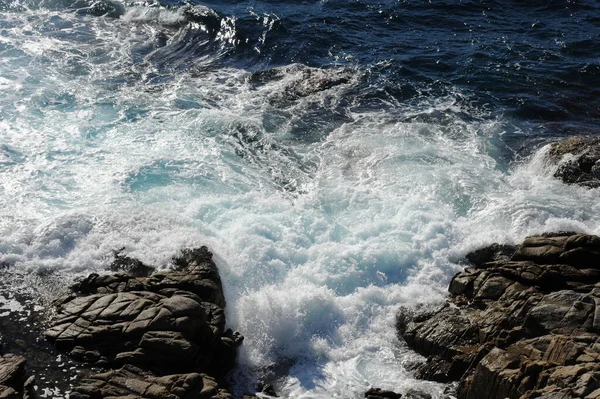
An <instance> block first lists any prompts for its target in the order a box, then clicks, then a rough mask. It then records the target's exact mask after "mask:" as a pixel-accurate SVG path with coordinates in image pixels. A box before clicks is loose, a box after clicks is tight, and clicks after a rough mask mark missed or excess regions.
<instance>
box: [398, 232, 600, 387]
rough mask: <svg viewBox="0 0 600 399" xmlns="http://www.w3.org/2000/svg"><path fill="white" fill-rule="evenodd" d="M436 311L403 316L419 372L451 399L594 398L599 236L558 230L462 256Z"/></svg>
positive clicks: (599, 379) (599, 322)
mask: <svg viewBox="0 0 600 399" xmlns="http://www.w3.org/2000/svg"><path fill="white" fill-rule="evenodd" d="M468 258H469V260H471V262H472V266H470V267H467V268H466V269H465V270H464V271H462V272H460V273H458V274H457V275H456V276H454V278H453V279H452V281H451V283H450V287H449V291H450V297H449V298H448V299H447V301H446V303H445V304H444V305H443V306H442V307H441V308H439V309H421V310H418V311H416V312H415V311H413V312H411V311H408V310H404V311H401V312H400V314H399V316H398V323H397V326H398V332H399V334H400V335H401V336H402V337H403V338H404V339H405V340H406V343H407V344H408V345H409V346H410V347H412V348H414V349H415V350H416V351H417V352H419V353H421V354H423V355H425V356H427V357H428V359H427V362H426V363H425V364H423V365H421V366H420V367H419V369H418V371H417V374H418V376H420V377H421V378H425V379H431V380H435V381H443V382H446V381H451V380H459V381H460V383H459V387H458V392H457V394H458V398H459V399H477V398H488V399H504V398H510V399H532V398H545V399H571V398H573V399H574V398H586V399H596V398H600V335H599V334H600V237H597V236H592V235H586V234H575V233H558V234H545V235H541V236H533V237H529V238H527V239H526V240H525V241H524V242H523V244H522V245H520V246H518V247H510V246H498V245H495V246H491V247H488V248H485V249H483V250H480V251H477V252H475V253H473V254H471V255H469V257H468Z"/></svg>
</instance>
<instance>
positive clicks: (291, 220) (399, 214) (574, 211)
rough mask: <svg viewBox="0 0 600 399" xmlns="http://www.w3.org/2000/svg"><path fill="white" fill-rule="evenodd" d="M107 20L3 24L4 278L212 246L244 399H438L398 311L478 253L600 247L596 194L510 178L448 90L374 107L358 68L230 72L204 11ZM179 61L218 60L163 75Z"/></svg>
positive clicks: (540, 169)
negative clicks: (545, 246)
mask: <svg viewBox="0 0 600 399" xmlns="http://www.w3.org/2000/svg"><path fill="white" fill-rule="evenodd" d="M115 7H116V8H114V7H113V8H114V10H113V11H114V13H116V15H112V16H110V17H109V16H104V17H102V18H96V17H93V16H90V15H86V14H85V13H81V12H80V13H64V12H61V11H52V10H48V9H46V8H44V7H39V8H32V9H30V10H29V11H23V10H19V11H18V12H7V13H5V14H3V15H2V16H1V17H0V25H1V26H2V27H3V28H2V29H3V30H2V34H1V36H0V55H1V58H0V91H1V93H0V111H1V116H0V172H1V173H0V194H1V195H0V261H1V262H8V263H11V264H14V265H15V266H16V267H19V268H22V269H24V270H26V269H32V270H35V269H36V268H41V267H43V268H54V269H57V270H58V269H60V270H64V271H67V272H69V273H73V274H77V273H88V272H91V271H100V270H103V269H104V268H105V267H106V266H107V265H108V264H109V263H110V262H111V256H112V255H111V254H112V253H113V251H115V250H118V249H120V248H125V252H126V253H127V254H128V255H130V256H133V257H137V258H139V259H140V260H142V261H144V262H147V263H149V264H153V265H165V264H166V263H168V261H169V259H170V258H171V257H172V256H173V255H175V254H176V253H177V251H179V250H181V249H182V248H184V247H186V246H194V245H202V244H206V245H208V246H209V247H210V248H211V250H212V251H213V252H214V254H215V258H216V261H217V263H218V265H219V268H220V271H221V274H222V276H223V280H224V283H225V289H226V296H227V298H228V304H229V307H228V323H229V325H230V326H231V327H232V328H235V329H238V330H239V331H240V332H241V333H242V334H243V335H244V336H245V337H246V340H245V343H244V345H243V347H242V349H241V353H240V362H241V366H240V367H239V368H238V369H237V370H236V371H235V372H234V377H235V378H237V381H238V382H237V384H238V390H239V391H240V392H244V391H245V390H246V389H248V388H252V385H253V384H254V382H255V381H256V379H257V378H259V377H262V376H267V377H268V378H271V379H273V380H274V381H276V384H277V388H278V390H279V391H280V392H281V393H282V394H283V395H284V396H288V397H297V398H300V397H303V398H308V397H311V398H313V397H315V398H320V397H323V398H324V397H330V396H336V395H337V396H341V397H351V396H352V397H359V396H360V395H362V393H364V391H365V390H366V389H367V388H368V387H369V386H378V387H382V388H386V389H394V390H397V391H399V392H405V391H406V390H407V389H409V388H411V387H414V386H419V387H420V388H421V389H422V390H424V391H427V392H430V393H431V394H432V395H433V396H434V397H440V395H441V392H442V391H443V389H444V386H443V385H441V384H434V383H428V382H423V381H417V380H415V379H414V378H413V377H412V375H411V373H410V372H408V371H406V370H405V369H404V368H403V366H402V363H403V362H406V361H408V360H409V359H412V358H416V357H417V355H415V354H413V353H411V352H409V351H408V350H407V349H406V348H405V347H404V346H403V345H402V344H401V343H400V342H399V341H398V339H397V337H396V336H395V332H394V327H393V325H394V318H395V313H396V311H397V309H398V307H399V306H414V305H416V304H421V303H433V302H436V301H439V300H441V299H442V298H443V296H444V294H445V287H446V285H447V282H448V280H449V278H450V277H451V276H452V274H453V273H455V272H456V271H457V270H459V269H460V267H461V265H460V264H459V262H460V261H461V260H462V259H463V257H464V255H465V254H466V253H468V252H469V251H471V250H473V249H477V248H479V247H481V246H483V245H486V244H489V243H492V242H502V243H506V242H508V243H515V242H518V241H520V240H521V239H523V238H524V237H525V236H526V235H528V234H532V233H538V232H540V231H550V230H578V231H586V232H592V233H598V227H597V226H598V225H599V224H598V222H599V221H600V216H599V215H600V212H599V211H600V209H599V207H600V205H599V204H598V201H597V194H598V192H597V190H589V189H584V188H578V187H567V186H564V185H562V184H560V183H559V182H558V181H556V180H554V179H553V178H552V177H551V174H552V173H551V171H550V170H549V168H548V166H546V165H545V163H544V159H543V151H542V152H539V153H537V154H536V155H535V156H534V157H533V158H531V159H524V160H521V161H519V162H516V163H514V164H510V165H509V163H508V162H509V160H508V159H506V158H505V157H503V156H502V154H503V153H505V148H504V144H503V141H502V138H503V137H504V135H505V134H507V133H511V129H514V125H513V124H512V122H511V121H509V120H506V119H502V118H496V117H490V116H489V115H485V113H484V112H483V111H481V110H480V109H477V108H474V107H469V106H467V105H465V104H467V103H468V102H466V101H465V98H467V94H464V93H461V92H460V90H458V89H452V90H450V91H449V93H448V94H447V95H445V96H442V97H438V96H431V95H428V94H427V93H422V96H421V98H420V99H419V101H414V102H412V103H410V104H395V105H394V104H391V105H390V104H388V105H387V106H388V108H386V109H383V108H381V109H372V108H369V107H364V106H362V105H361V103H360V96H361V95H362V94H361V90H362V89H361V88H364V87H365V86H364V80H365V79H366V76H368V74H369V73H370V71H369V70H368V68H367V67H335V68H333V67H332V68H310V67H307V66H304V65H301V64H294V63H291V64H289V65H286V66H282V67H277V68H272V69H270V70H267V71H266V72H263V73H252V72H249V71H247V70H244V69H239V68H234V67H231V66H226V67H222V66H219V58H218V57H219V54H223V53H224V52H226V51H228V47H227V46H233V45H235V44H236V42H235V40H232V38H233V37H234V36H235V35H233V33H232V32H231V31H227V29H231V26H232V25H231V24H228V23H225V24H223V23H222V22H223V21H224V20H225V19H220V17H219V16H218V15H217V14H216V13H214V12H213V11H212V10H210V9H207V8H202V7H199V8H196V9H193V10H190V9H184V8H180V9H172V10H165V9H160V8H144V7H143V6H141V5H138V6H135V7H130V8H125V7H124V6H123V7H124V9H123V10H121V9H120V8H119V7H117V6H115ZM86 12H87V11H86ZM215 20H216V21H220V22H219V24H216V25H215ZM269 24H270V25H269ZM267 25H268V26H269V29H271V28H272V25H273V24H272V21H271V22H269V23H268V24H267ZM219 29H225V30H226V31H223V32H221V34H219V33H218V32H220V31H219ZM232 35H233V36H232ZM189 37H193V38H195V40H194V41H189V40H188V39H189ZM263 41H264V40H263ZM190 43H192V44H190ZM215 43H216V44H215ZM189 46H197V47H195V48H193V49H191V50H190V49H189V48H188V47H189ZM184 48H185V49H186V51H192V52H198V53H200V49H202V48H204V49H208V50H211V51H212V50H214V51H215V52H213V53H210V52H207V53H204V55H203V56H199V57H197V58H195V59H194V60H193V62H191V61H190V62H189V63H188V64H186V61H182V59H181V57H179V61H178V63H175V64H169V63H168V62H166V61H164V57H166V56H169V54H171V55H172V54H173V53H177V52H178V51H183V50H182V49H184ZM215 49H216V50H215ZM207 54H208V55H207ZM215 54H216V55H215ZM465 115H466V116H465Z"/></svg>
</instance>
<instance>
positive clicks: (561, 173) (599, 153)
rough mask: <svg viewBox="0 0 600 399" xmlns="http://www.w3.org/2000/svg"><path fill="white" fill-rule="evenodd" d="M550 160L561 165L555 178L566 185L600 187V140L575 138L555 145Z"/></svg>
mask: <svg viewBox="0 0 600 399" xmlns="http://www.w3.org/2000/svg"><path fill="white" fill-rule="evenodd" d="M548 159H549V160H550V161H551V162H552V163H554V164H558V165H559V167H558V169H557V171H556V172H555V173H554V176H555V177H557V178H559V179H561V180H562V181H564V182H565V183H568V184H580V185H582V186H587V187H599V186H600V162H599V160H600V139H598V138H595V137H581V136H575V137H569V138H568V139H566V140H562V141H559V142H556V143H553V144H552V145H551V147H550V150H549V151H548Z"/></svg>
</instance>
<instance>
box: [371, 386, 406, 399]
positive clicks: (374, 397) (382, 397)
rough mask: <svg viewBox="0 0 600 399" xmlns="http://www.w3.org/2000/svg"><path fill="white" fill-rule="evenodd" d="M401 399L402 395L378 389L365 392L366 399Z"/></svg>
mask: <svg viewBox="0 0 600 399" xmlns="http://www.w3.org/2000/svg"><path fill="white" fill-rule="evenodd" d="M401 397H402V395H401V394H399V393H396V392H393V391H386V390H384V389H380V388H369V390H368V391H367V392H365V398H366V399H400V398H401Z"/></svg>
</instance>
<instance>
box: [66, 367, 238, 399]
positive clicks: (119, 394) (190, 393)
mask: <svg viewBox="0 0 600 399" xmlns="http://www.w3.org/2000/svg"><path fill="white" fill-rule="evenodd" d="M108 397H110V398H122V399H180V398H181V399H183V398H198V399H233V397H232V396H231V394H230V393H229V392H227V391H226V390H225V389H222V388H220V387H219V385H218V384H217V382H216V381H215V379H214V378H212V377H209V376H208V375H206V374H198V373H187V374H174V375H166V376H162V377H155V376H153V375H151V374H148V373H146V372H144V371H143V370H141V369H138V368H135V367H132V366H125V367H123V368H121V369H119V370H111V371H109V372H107V373H101V374H96V375H93V376H91V377H89V378H87V379H84V380H83V381H81V383H80V384H79V385H78V386H77V387H75V388H73V391H72V392H71V394H70V398H72V399H97V398H108Z"/></svg>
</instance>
